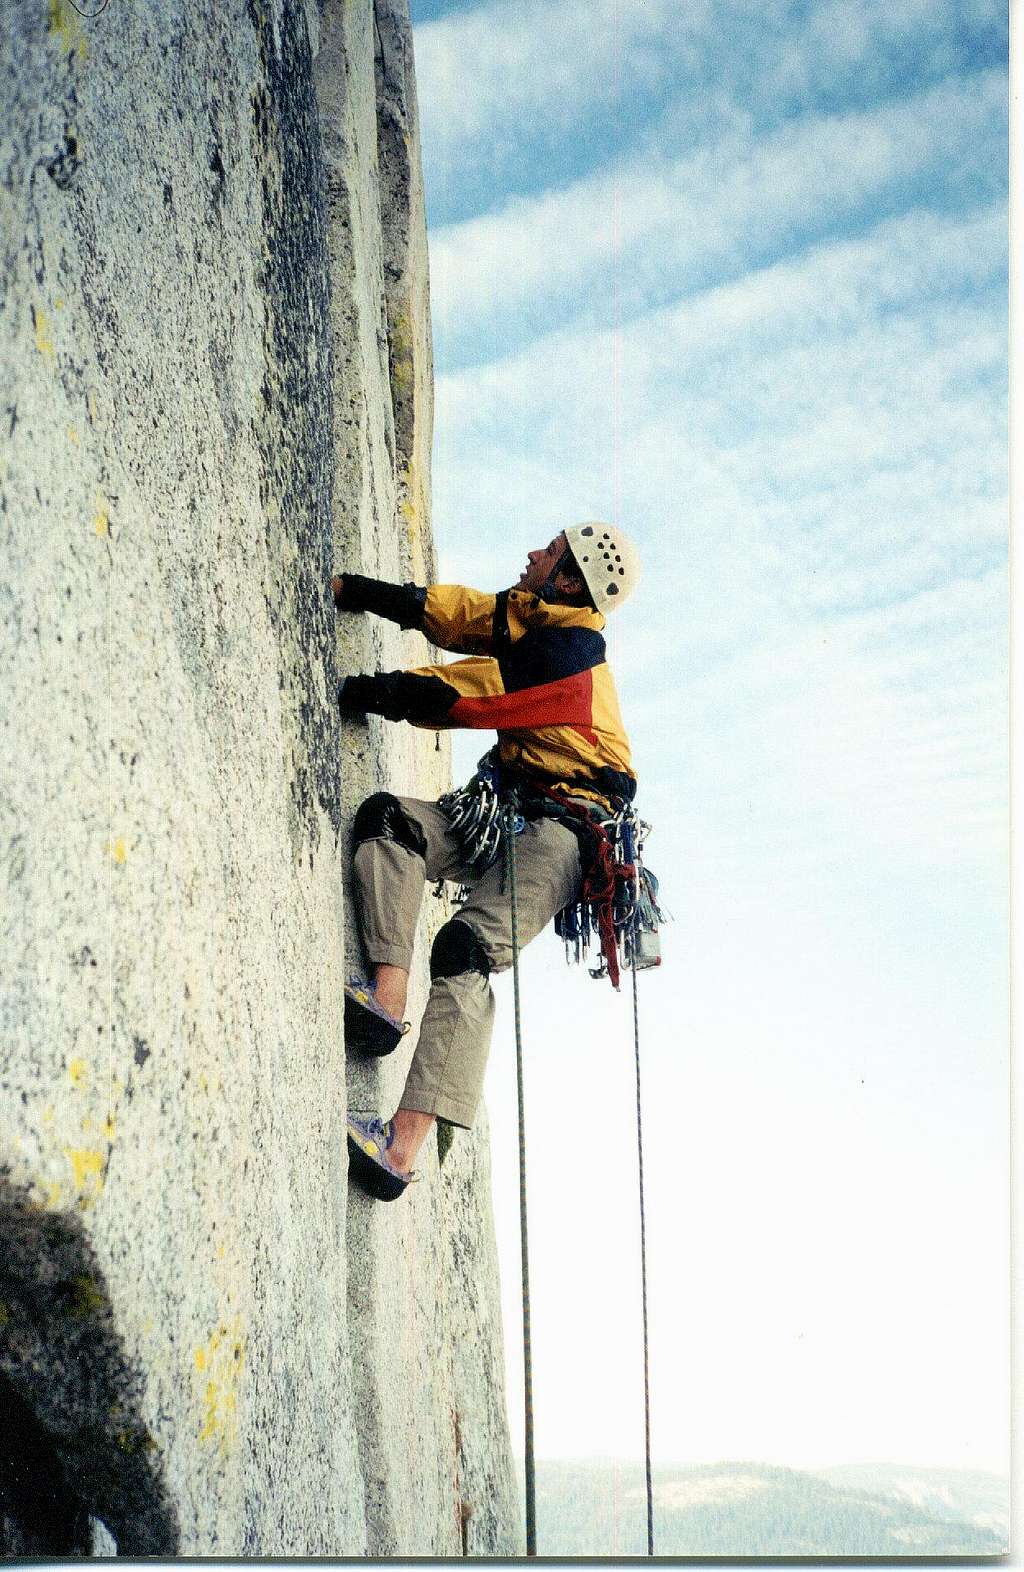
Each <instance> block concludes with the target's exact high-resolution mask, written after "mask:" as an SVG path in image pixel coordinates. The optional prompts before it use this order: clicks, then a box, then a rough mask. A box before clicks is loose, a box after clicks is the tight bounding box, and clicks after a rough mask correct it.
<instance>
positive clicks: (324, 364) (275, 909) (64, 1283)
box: [0, 0, 520, 1557]
mask: <svg viewBox="0 0 1024 1572" xmlns="http://www.w3.org/2000/svg"><path fill="white" fill-rule="evenodd" d="M100 7H101V0H88V3H86V0H81V4H80V8H79V9H80V11H87V12H99V13H100V14H98V15H95V16H91V17H85V16H82V15H80V14H79V12H76V10H75V9H74V7H72V6H71V5H70V4H69V3H68V0H31V3H29V0H14V3H13V8H12V7H11V6H10V5H9V6H8V8H7V25H6V27H5V29H4V33H3V39H2V42H0V50H2V54H0V107H2V111H3V112H2V114H0V220H2V222H0V365H2V367H3V371H2V374H0V375H2V385H0V542H2V563H0V671H2V679H3V691H4V695H5V702H4V704H3V706H2V707H0V730H2V747H3V773H2V775H0V855H2V858H3V901H2V909H0V1011H2V1026H3V1030H2V1037H0V1409H2V1410H3V1411H4V1413H5V1416H7V1423H6V1424H5V1426H4V1427H3V1434H2V1435H0V1550H3V1551H4V1552H6V1553H7V1554H8V1555H10V1554H14V1555H44V1556H54V1555H62V1554H63V1555H74V1554H88V1553H89V1552H90V1550H91V1551H93V1552H94V1553H101V1554H102V1553H108V1554H110V1553H113V1550H114V1547H115V1546H116V1549H117V1551H118V1552H119V1553H120V1554H131V1555H147V1554H148V1555H160V1556H168V1555H174V1554H178V1555H189V1556H196V1555H206V1556H223V1557H236V1556H247V1555H251V1556H278V1555H293V1556H353V1555H355V1556H359V1555H364V1554H366V1555H376V1556H380V1555H406V1556H426V1555H453V1556H455V1555H462V1554H465V1553H468V1554H470V1555H487V1554H492V1555H508V1554H513V1553H515V1552H516V1550H517V1549H518V1548H519V1545H520V1539H519V1528H518V1511H517V1503H516V1501H515V1498H514V1494H513V1488H514V1487H513V1482H512V1470H511V1461H510V1456H509V1446H508V1436H507V1431H506V1424H505V1408H504V1393H503V1377H502V1359H501V1326H500V1313H499V1309H498V1288H497V1268H496V1262H495V1255H494V1246H493V1237H492V1227H491V1220H490V1202H489V1176H488V1169H487V1146H486V1133H485V1131H484V1130H482V1129H481V1130H480V1131H476V1132H474V1133H473V1134H472V1135H464V1134H461V1133H460V1134H459V1135H458V1136H457V1138H456V1142H455V1145H454V1146H453V1148H452V1151H451V1153H450V1154H449V1156H448V1158H447V1160H446V1162H445V1166H444V1169H443V1170H442V1171H439V1170H438V1167H437V1162H436V1156H435V1154H434V1149H433V1146H431V1148H430V1150H429V1153H428V1160H427V1162H426V1163H425V1164H424V1165H423V1166H424V1169H425V1176H424V1180H423V1182H422V1183H420V1184H418V1185H417V1186H415V1187H414V1188H413V1190H412V1192H411V1193H410V1194H409V1195H408V1196H407V1197H404V1198H403V1200H402V1202H400V1203H398V1204H397V1205H395V1206H393V1207H381V1206H375V1205H374V1204H373V1203H371V1202H369V1201H367V1200H366V1199H365V1198H364V1197H363V1196H362V1195H361V1194H359V1193H358V1192H356V1191H354V1190H350V1189H349V1186H348V1184H347V1174H346V1166H347V1165H346V1156H345V1146H344V1114H345V1107H346V1097H347V1098H348V1102H349V1105H350V1106H352V1107H355V1108H357V1109H361V1110H367V1109H381V1110H382V1111H384V1112H390V1106H389V1104H390V1103H392V1102H393V1101H394V1099H395V1097H396V1095H397V1092H398V1090H399V1088H400V1085H401V1082H402V1079H403V1076H404V1069H405V1064H406V1063H407V1060H408V1055H409V1052H410V1051H411V1048H409V1047H406V1048H403V1049H400V1050H399V1051H398V1053H396V1054H395V1056H394V1062H391V1061H383V1062H382V1063H373V1064H371V1065H367V1064H366V1063H361V1062H358V1061H352V1062H350V1063H349V1064H346V1055H345V1046H344V1042H343V1038H342V1009H341V999H342V984H343V979H344V976H345V974H346V970H347V969H357V968H358V966H359V964H360V957H359V954H358V940H357V939H356V938H355V935H354V930H353V928H352V925H351V912H350V909H349V905H348V895H347V892H346V889H345V881H346V877H347V862H348V856H349V839H350V826H351V819H352V814H353V812H354V810H355V808H356V806H357V805H358V802H359V801H360V800H361V798H362V797H363V796H365V795H366V794H367V793H368V792H369V791H371V790H375V789H378V788H379V787H381V786H388V787H391V788H392V789H395V790H399V791H404V792H413V793H419V794H422V795H425V796H426V795H433V794H436V792H437V791H439V790H440V789H441V788H442V787H443V786H444V785H445V784H446V782H447V771H448V755H447V750H446V748H445V747H444V745H443V743H442V744H439V743H438V741H437V739H435V737H433V736H432V735H431V734H429V733H424V732H414V731H413V730H412V728H408V727H401V728H399V727H388V726H387V725H386V724H385V723H383V722H379V721H377V720H374V719H371V720H370V721H369V722H368V723H356V722H352V723H350V722H345V723H344V725H342V724H341V722H340V721H339V717H338V714H337V710H336V706H335V703H334V694H335V690H336V686H337V681H338V678H339V676H340V675H341V674H342V673H343V672H344V671H347V670H354V669H369V668H372V667H375V666H376V667H392V666H396V665H398V664H401V663H403V662H410V661H413V660H416V659H421V660H422V659H426V658H429V652H428V650H427V647H426V645H425V644H424V642H423V640H422V638H421V637H420V635H418V634H413V633H402V632H400V631H399V630H397V629H395V628H392V627H391V626H390V625H384V624H380V623H377V622H375V621H373V620H372V619H369V618H344V619H341V618H338V617H337V616H336V614H335V612H334V608H333V605H332V603H331V600H330V595H329V590H328V582H329V579H330V575H331V573H332V572H333V571H338V570H342V571H343V570H344V569H345V568H349V569H353V570H359V571H362V572H368V573H380V574H381V575H384V576H388V577H393V578H401V579H405V578H416V579H419V580H421V581H422V580H423V579H425V578H427V577H429V576H430V574H431V572H432V544H431V538H430V523H429V490H430V477H429V451H430V427H431V362H430V322H429V307H428V296H427V267H426V238H425V226H424V218H423V200H422V189H421V185H420V176H419V148H418V140H417V137H418V132H417V119H416V103H415V88H414V82H413V62H412V41H411V33H410V28H409V20H408V14H407V9H406V5H405V0H376V4H374V3H373V0H328V3H326V4H324V5H323V6H322V7H321V6H319V5H318V4H317V3H316V0H305V3H301V0H249V3H248V4H246V3H240V0H217V3H214V0H188V3H185V0H174V3H172V0H149V3H147V4H146V5H145V6H139V5H136V4H130V3H128V0H108V4H107V5H106V7H105V8H103V9H102V10H101V9H100ZM443 907H444V903H443V902H440V901H434V900H432V899H429V898H428V900H427V902H426V905H425V911H424V918H423V927H424V931H423V934H422V936H421V937H422V940H423V944H422V945H421V957H420V970H419V972H418V974H417V977H416V979H415V987H414V999H413V1005H414V1010H418V1008H419V1006H420V1005H421V1004H422V999H423V990H424V986H425V961H424V958H423V957H424V954H425V949H426V945H427V944H428V943H429V937H430V933H431V932H432V930H433V929H435V928H436V927H437V926H438V925H439V923H440V922H441V921H442V920H443V918H444V915H445V911H444V909H443ZM346 1083H347V1084H346Z"/></svg>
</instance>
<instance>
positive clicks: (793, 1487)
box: [537, 1462, 1008, 1556]
mask: <svg viewBox="0 0 1024 1572" xmlns="http://www.w3.org/2000/svg"><path fill="white" fill-rule="evenodd" d="M1007 1490H1008V1487H1007V1482H1006V1481H1005V1480H1002V1479H1000V1478H999V1477H998V1476H996V1475H991V1474H979V1473H969V1472H966V1471H964V1472H959V1471H957V1470H941V1469H920V1468H900V1467H897V1466H895V1465H877V1466H864V1467H858V1466H851V1467H849V1468H839V1469H830V1470H826V1471H824V1472H823V1473H822V1474H811V1473H803V1472H799V1471H797V1470H795V1469H789V1468H774V1467H768V1466H766V1465H765V1464H761V1463H714V1464H707V1465H704V1466H702V1467H698V1468H684V1467H678V1468H659V1469H656V1470H655V1473H654V1506H655V1513H654V1516H655V1521H654V1532H655V1552H656V1554H658V1555H667V1556H741V1555H742V1556H784V1555H785V1556H839V1555H844V1556H868V1555H871V1556H879V1555H881V1556H889V1555H891V1556H907V1555H917V1556H919V1555H981V1556H986V1555H990V1556H995V1555H1000V1554H1003V1553H1005V1551H1006V1549H1007V1541H1008V1527H1007ZM646 1522H647V1518H646V1492H645V1485H644V1472H643V1468H642V1466H637V1465H634V1464H625V1463H622V1464H615V1463H606V1462H568V1463H545V1462H540V1463H538V1464H537V1541H538V1546H537V1547H538V1550H539V1552H540V1554H541V1555H542V1556H612V1555H642V1554H644V1553H645V1551H646V1543H647V1541H646V1533H647V1530H646Z"/></svg>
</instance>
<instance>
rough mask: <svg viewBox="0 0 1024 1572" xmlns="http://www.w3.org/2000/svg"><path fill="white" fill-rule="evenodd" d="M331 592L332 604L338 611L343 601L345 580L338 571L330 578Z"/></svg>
mask: <svg viewBox="0 0 1024 1572" xmlns="http://www.w3.org/2000/svg"><path fill="white" fill-rule="evenodd" d="M331 594H332V595H333V596H334V604H335V605H336V606H337V608H338V610H339V611H340V610H341V609H342V607H343V605H344V603H345V580H344V578H343V577H342V575H341V574H340V573H336V574H335V575H334V577H333V579H332V580H331Z"/></svg>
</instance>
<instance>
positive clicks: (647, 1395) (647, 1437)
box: [633, 937, 654, 1556]
mask: <svg viewBox="0 0 1024 1572" xmlns="http://www.w3.org/2000/svg"><path fill="white" fill-rule="evenodd" d="M633 1047H634V1052H635V1057H636V1151H637V1159H638V1162H639V1167H640V1282H641V1287H642V1297H643V1308H644V1451H645V1457H646V1462H647V1554H648V1555H649V1556H653V1554H654V1487H653V1484H652V1481H651V1374H650V1352H649V1345H648V1339H647V1221H646V1217H645V1214H644V1133H643V1121H642V1118H641V1112H640V1002H639V998H638V993H637V986H636V938H635V937H634V948H633Z"/></svg>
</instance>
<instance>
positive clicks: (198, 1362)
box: [193, 1316, 245, 1451]
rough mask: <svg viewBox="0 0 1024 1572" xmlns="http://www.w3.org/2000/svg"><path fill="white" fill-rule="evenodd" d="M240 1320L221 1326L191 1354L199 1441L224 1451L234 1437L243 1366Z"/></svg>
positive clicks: (243, 1343)
mask: <svg viewBox="0 0 1024 1572" xmlns="http://www.w3.org/2000/svg"><path fill="white" fill-rule="evenodd" d="M241 1326H242V1322H241V1317H240V1316H235V1317H233V1319H232V1320H231V1322H230V1323H222V1324H221V1325H220V1326H218V1327H216V1328H215V1329H214V1331H213V1332H211V1334H210V1337H209V1340H208V1341H207V1343H206V1345H205V1346H204V1347H202V1348H197V1349H196V1350H195V1352H194V1354H193V1364H194V1367H195V1370H194V1377H193V1380H194V1385H195V1389H196V1395H197V1399H198V1403H199V1407H200V1413H201V1420H200V1426H199V1439H200V1441H207V1442H213V1443H215V1444H216V1445H217V1446H219V1447H220V1449H221V1450H222V1451H228V1450H230V1448H231V1447H232V1446H233V1445H234V1443H235V1441H236V1439H237V1436H238V1390H239V1386H240V1384H241V1378H242V1369H243V1367H244V1363H245V1339H244V1337H243V1335H242V1330H241Z"/></svg>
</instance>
